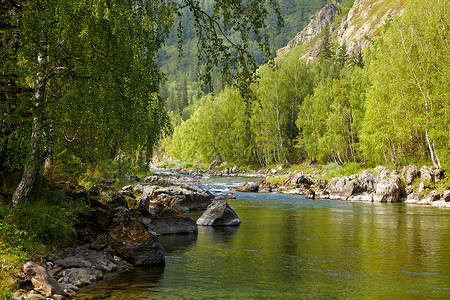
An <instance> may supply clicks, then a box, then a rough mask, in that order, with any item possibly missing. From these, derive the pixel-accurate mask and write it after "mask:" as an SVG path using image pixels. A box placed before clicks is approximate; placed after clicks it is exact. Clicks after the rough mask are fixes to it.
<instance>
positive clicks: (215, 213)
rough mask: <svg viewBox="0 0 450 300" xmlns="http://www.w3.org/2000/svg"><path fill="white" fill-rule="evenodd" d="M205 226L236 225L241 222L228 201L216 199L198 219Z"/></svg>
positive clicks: (199, 223) (198, 222)
mask: <svg viewBox="0 0 450 300" xmlns="http://www.w3.org/2000/svg"><path fill="white" fill-rule="evenodd" d="M197 224H198V225H204V226H235V225H239V224H241V219H239V217H238V215H237V214H236V212H235V211H234V210H233V209H232V208H231V207H230V206H229V205H228V204H227V203H226V202H222V201H219V200H214V201H213V202H212V203H211V204H210V205H209V206H208V208H207V209H206V211H205V212H204V213H203V215H202V216H201V217H200V218H198V220H197Z"/></svg>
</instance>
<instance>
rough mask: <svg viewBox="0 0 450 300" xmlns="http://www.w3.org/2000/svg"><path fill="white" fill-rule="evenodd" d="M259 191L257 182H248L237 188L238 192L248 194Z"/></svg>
mask: <svg viewBox="0 0 450 300" xmlns="http://www.w3.org/2000/svg"><path fill="white" fill-rule="evenodd" d="M258 189H259V185H258V183H257V182H246V183H244V184H243V185H241V186H238V187H237V188H236V191H239V192H246V193H256V192H257V191H258Z"/></svg>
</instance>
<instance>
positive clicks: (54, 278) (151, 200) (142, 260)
mask: <svg viewBox="0 0 450 300" xmlns="http://www.w3.org/2000/svg"><path fill="white" fill-rule="evenodd" d="M146 181H147V182H146V183H136V184H134V185H130V186H126V187H124V188H122V189H121V191H116V190H114V189H113V188H111V187H110V186H109V185H108V184H109V183H102V184H100V185H97V186H94V187H93V188H91V189H90V190H88V191H87V190H85V189H83V188H81V187H76V186H73V185H70V184H67V185H66V186H65V188H66V193H67V195H68V196H70V197H73V198H77V199H83V200H84V201H85V202H86V204H87V205H88V206H89V208H88V209H87V210H86V211H84V212H83V213H80V215H79V216H78V220H79V221H78V224H77V226H76V227H77V241H78V244H79V245H81V246H78V247H75V248H67V249H63V250H62V251H60V252H58V253H55V254H53V255H50V256H47V257H40V261H39V264H36V263H34V262H31V261H30V262H28V263H26V264H25V265H24V270H23V275H22V276H23V279H24V280H23V284H22V289H20V290H19V291H18V292H17V293H16V294H15V295H14V298H15V299H45V298H52V299H64V298H65V297H67V296H70V295H72V294H73V293H75V292H77V290H78V289H79V287H80V286H84V285H88V284H91V283H92V282H93V281H95V280H98V279H102V278H103V275H104V273H105V272H113V271H116V270H120V269H123V268H128V267H130V266H153V265H161V264H164V262H165V256H164V249H163V247H162V246H161V244H160V242H159V240H158V238H157V236H158V235H162V234H172V233H194V234H195V233H197V231H198V229H197V224H196V222H195V221H194V220H192V219H191V218H189V217H187V216H184V215H183V214H184V212H185V211H188V210H193V209H206V208H207V207H208V206H209V205H210V204H211V202H212V201H213V199H214V196H213V195H212V194H211V193H210V192H209V191H207V190H204V189H201V188H199V187H196V186H193V185H190V184H188V183H186V182H174V181H171V180H169V179H168V178H160V177H157V176H156V177H152V178H146ZM161 183H164V184H165V186H161V185H158V184H161ZM167 184H170V185H169V186H168V185H167ZM227 197H230V195H227ZM136 199H138V200H136ZM228 213H229V212H227V213H226V214H228Z"/></svg>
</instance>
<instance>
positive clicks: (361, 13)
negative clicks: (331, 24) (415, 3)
mask: <svg viewBox="0 0 450 300" xmlns="http://www.w3.org/2000/svg"><path fill="white" fill-rule="evenodd" d="M407 2H408V1H407V0H355V2H354V4H353V7H352V8H351V9H350V11H349V13H348V15H347V16H346V17H344V18H343V19H342V23H341V24H340V26H339V27H338V28H337V30H336V31H335V35H336V36H337V38H338V41H339V44H340V45H343V44H345V45H346V46H347V51H348V53H349V54H356V53H358V52H359V51H361V50H363V49H364V48H366V47H368V46H370V45H371V44H372V43H373V41H374V40H375V39H377V38H378V37H379V35H380V34H381V33H382V31H381V28H382V27H383V26H384V25H385V24H386V23H387V22H389V21H391V20H392V19H394V18H395V17H398V16H400V15H401V14H403V11H404V8H405V6H406V4H407Z"/></svg>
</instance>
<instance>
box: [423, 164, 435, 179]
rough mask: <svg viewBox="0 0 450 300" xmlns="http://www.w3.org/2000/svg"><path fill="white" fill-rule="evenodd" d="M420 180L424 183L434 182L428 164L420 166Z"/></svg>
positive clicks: (432, 173) (432, 172)
mask: <svg viewBox="0 0 450 300" xmlns="http://www.w3.org/2000/svg"><path fill="white" fill-rule="evenodd" d="M420 180H422V182H426V183H432V182H434V170H433V169H432V168H431V167H429V166H423V167H422V168H420Z"/></svg>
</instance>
